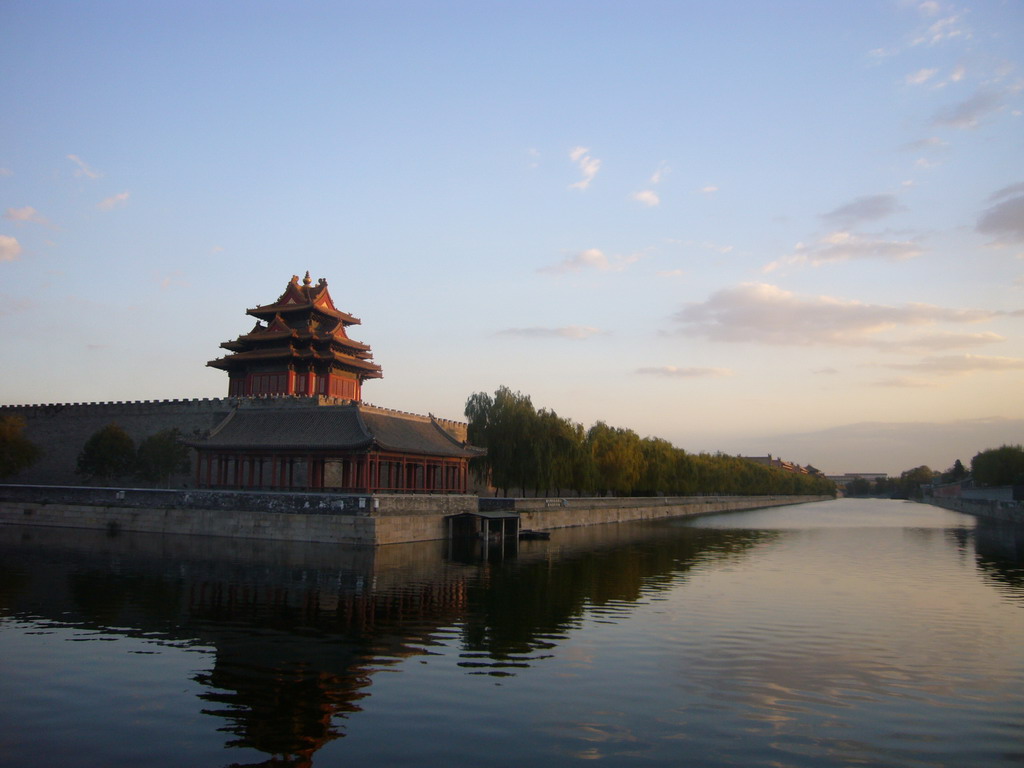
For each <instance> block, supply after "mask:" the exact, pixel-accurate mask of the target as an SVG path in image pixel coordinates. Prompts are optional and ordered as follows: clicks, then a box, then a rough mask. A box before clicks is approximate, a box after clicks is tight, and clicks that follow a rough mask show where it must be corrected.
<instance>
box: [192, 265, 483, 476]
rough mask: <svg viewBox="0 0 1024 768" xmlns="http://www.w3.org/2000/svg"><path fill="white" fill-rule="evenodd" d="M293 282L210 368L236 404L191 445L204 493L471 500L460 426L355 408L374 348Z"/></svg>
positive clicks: (323, 295)
mask: <svg viewBox="0 0 1024 768" xmlns="http://www.w3.org/2000/svg"><path fill="white" fill-rule="evenodd" d="M311 282H312V281H311V280H310V278H309V273H308V272H307V273H306V277H305V279H304V280H303V281H302V284H301V285H300V284H299V279H298V277H293V278H292V279H291V282H290V283H289V284H288V286H287V287H286V288H285V292H284V293H283V294H281V296H280V297H279V298H278V299H277V301H275V302H274V303H273V304H266V305H263V306H259V307H256V308H255V309H250V310H248V311H247V313H248V314H249V315H252V316H254V317H256V318H257V323H256V327H255V328H253V329H252V330H251V331H250V332H249V333H247V334H245V335H243V336H239V337H238V338H237V339H235V340H234V341H227V342H224V343H223V344H221V347H223V348H224V349H227V350H229V351H230V352H231V354H229V355H226V356H224V357H221V358H218V359H216V360H211V361H210V362H209V363H207V365H210V366H213V367H215V368H220V369H222V370H225V371H227V372H228V376H229V381H230V383H229V393H230V396H232V397H236V398H238V400H237V405H236V406H235V407H234V409H233V410H232V411H231V413H230V414H229V415H228V416H227V418H225V419H224V420H223V421H222V422H221V423H220V424H219V425H218V426H217V427H215V428H214V429H213V430H211V431H210V433H209V434H208V435H207V436H206V437H205V438H203V439H201V440H195V441H192V442H190V445H191V446H192V447H194V448H195V449H196V452H197V454H198V460H197V465H196V483H197V485H198V486H199V487H201V488H248V489H251V488H267V489H279V490H323V491H337V492H349V493H378V492H396V493H466V490H467V486H468V464H469V460H470V459H471V458H473V457H474V456H479V455H481V454H482V453H483V451H482V449H479V448H475V447H473V446H471V445H469V444H468V443H466V441H465V437H466V434H465V424H461V423H457V422H449V421H442V420H438V419H435V418H434V417H433V416H419V415H415V414H409V413H403V412H399V411H393V410H388V409H384V408H377V407H374V406H370V405H367V404H364V403H362V402H361V399H362V384H363V381H365V380H366V379H376V378H380V377H381V370H380V366H378V365H376V364H375V363H373V362H372V360H371V354H370V347H369V346H367V345H366V344H362V343H360V342H358V341H353V340H352V339H349V338H348V335H347V333H346V330H345V329H346V328H347V327H349V326H351V325H355V324H357V323H359V320H358V319H357V318H355V317H353V316H352V315H349V314H347V313H345V312H341V311H339V310H338V309H337V308H336V307H335V306H334V302H333V301H332V300H331V296H330V294H329V293H328V291H327V282H326V281H325V280H323V279H321V280H320V281H319V282H318V283H317V284H316V285H315V286H314V285H312V284H311Z"/></svg>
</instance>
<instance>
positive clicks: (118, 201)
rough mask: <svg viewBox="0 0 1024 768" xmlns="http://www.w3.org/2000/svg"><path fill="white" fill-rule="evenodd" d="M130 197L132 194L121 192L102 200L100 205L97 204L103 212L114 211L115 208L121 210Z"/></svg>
mask: <svg viewBox="0 0 1024 768" xmlns="http://www.w3.org/2000/svg"><path fill="white" fill-rule="evenodd" d="M129 197H131V193H130V192H119V193H118V194H116V195H113V196H111V197H108V198H106V199H105V200H100V201H99V202H98V203H96V207H97V208H99V209H100V210H101V211H112V210H114V209H115V208H119V207H120V206H122V205H124V204H125V203H127V202H128V198H129Z"/></svg>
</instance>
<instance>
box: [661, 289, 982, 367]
mask: <svg viewBox="0 0 1024 768" xmlns="http://www.w3.org/2000/svg"><path fill="white" fill-rule="evenodd" d="M998 314H999V313H997V312H991V311H985V310H976V309H967V310H961V309H947V308H944V307H937V306H933V305H931V304H905V305H902V306H887V305H883V304H866V303H864V302H860V301H852V300H847V299H839V298H835V297H832V296H798V295H797V294H795V293H791V292H790V291H786V290H783V289H782V288H779V287H777V286H774V285H769V284H765V283H744V284H742V285H739V286H736V287H734V288H726V289H723V290H720V291H718V292H716V293H714V294H712V295H711V297H710V298H708V299H707V300H706V301H704V302H699V303H694V304H690V305H688V306H686V307H684V308H683V309H682V310H680V311H679V312H677V313H676V314H675V315H673V320H674V321H675V322H676V323H677V331H678V332H679V333H682V334H685V335H689V336H701V337H704V338H707V339H709V340H711V341H724V342H749V343H754V344H768V345H786V346H814V345H832V346H853V347H856V346H862V347H873V348H877V349H882V350H886V349H888V350H892V349H894V348H895V347H896V345H897V343H898V340H894V339H887V338H883V337H881V336H880V334H882V333H883V332H888V331H893V330H898V329H902V328H908V327H919V326H932V325H935V324H938V323H955V324H963V323H977V322H982V321H985V320H990V319H992V318H994V317H995V316H997V315H998ZM918 343H920V338H918Z"/></svg>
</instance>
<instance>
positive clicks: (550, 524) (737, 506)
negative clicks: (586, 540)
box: [0, 485, 831, 545]
mask: <svg viewBox="0 0 1024 768" xmlns="http://www.w3.org/2000/svg"><path fill="white" fill-rule="evenodd" d="M830 498H831V497H828V496H825V497H822V496H689V497H653V498H632V497H625V498H564V499H488V498H481V499H478V497H476V496H467V495H455V494H452V495H432V494H373V495H354V494H316V493H285V492H247V491H197V490H194V489H192V490H153V489H133V488H93V487H74V486H28V485H6V486H0V524H8V525H41V526H52V527H60V528H85V529H93V530H106V531H108V532H110V533H116V532H118V531H140V532H148V533H172V534H192V535H203V536H228V537H233V538H250V539H275V540H279V541H311V542H330V543H342V544H361V545H381V544H399V543H404V542H411V541H431V540H436V539H443V538H445V537H446V536H447V535H448V527H447V520H448V518H450V517H451V516H453V515H459V514H466V513H470V514H472V513H476V512H489V511H499V510H501V511H512V512H515V513H516V514H517V515H518V517H519V524H520V528H523V529H532V530H540V531H547V530H553V529H557V528H568V527H576V526H587V525H602V524H606V523H621V522H628V521H632V520H655V519H660V518H666V517H696V516H700V515H708V514H720V513H723V512H737V511H742V510H748V509H760V508H764V507H774V506H783V505H788V504H802V503H807V502H812V501H823V500H826V499H830Z"/></svg>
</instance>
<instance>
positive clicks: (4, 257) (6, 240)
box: [0, 235, 21, 261]
mask: <svg viewBox="0 0 1024 768" xmlns="http://www.w3.org/2000/svg"><path fill="white" fill-rule="evenodd" d="M20 254H21V243H19V242H18V240H17V238H14V237H11V236H10V235H0V261H15V260H17V258H18V256H19V255H20Z"/></svg>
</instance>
